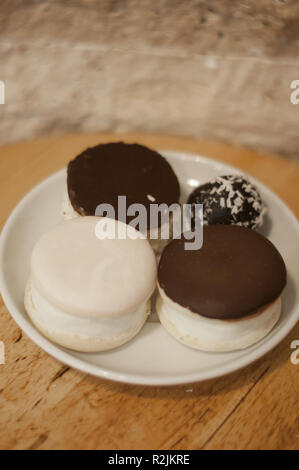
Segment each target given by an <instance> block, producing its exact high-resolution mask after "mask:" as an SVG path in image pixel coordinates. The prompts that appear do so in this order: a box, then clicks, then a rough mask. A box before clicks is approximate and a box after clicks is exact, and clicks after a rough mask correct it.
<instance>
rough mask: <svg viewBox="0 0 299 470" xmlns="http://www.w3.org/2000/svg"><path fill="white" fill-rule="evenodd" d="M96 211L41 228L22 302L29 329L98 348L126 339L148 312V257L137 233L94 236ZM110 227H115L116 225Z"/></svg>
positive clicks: (152, 274) (152, 263) (151, 272)
mask: <svg viewBox="0 0 299 470" xmlns="http://www.w3.org/2000/svg"><path fill="white" fill-rule="evenodd" d="M102 220H103V218H98V217H80V218H76V219H73V220H70V221H65V222H63V223H61V224H59V225H57V226H56V227H54V228H52V229H51V230H50V231H49V232H47V233H46V234H44V235H43V236H42V237H41V239H40V240H39V241H38V242H37V244H36V246H35V248H34V250H33V253H32V258H31V272H30V279H29V281H28V284H27V288H26V293H25V307H26V310H27V312H28V314H29V316H30V317H31V319H32V321H33V323H34V324H35V325H36V326H37V328H38V329H39V330H40V331H41V332H42V333H43V334H44V335H45V336H47V337H48V338H49V339H51V340H53V341H54V342H56V343H58V344H60V345H62V346H65V347H68V348H71V349H75V350H78V351H87V352H91V351H102V350H105V349H111V348H114V347H116V346H119V345H120V344H123V343H125V342H127V341H129V340H130V339H131V338H132V337H133V336H135V335H136V334H137V333H138V331H139V330H140V328H141V327H142V325H143V324H144V322H145V320H146V318H147V315H148V314H149V309H150V307H149V299H150V296H151V294H152V292H153V290H154V288H155V284H156V260H155V256H154V253H153V250H152V248H151V247H150V245H149V243H148V241H147V240H146V239H145V238H144V236H143V235H142V234H140V233H139V232H137V231H136V230H134V229H133V228H132V227H128V226H126V225H125V224H123V223H122V222H119V221H115V220H111V219H108V218H105V223H106V224H107V226H108V227H114V228H116V229H117V228H119V227H120V228H123V229H124V228H125V229H126V230H129V232H130V233H131V234H133V235H134V236H135V239H131V238H129V237H127V238H125V239H122V238H121V237H118V236H117V235H116V238H115V239H110V238H105V239H99V238H98V237H97V235H96V233H97V231H96V230H97V227H98V224H99V223H100V222H101V221H102ZM116 233H117V232H116Z"/></svg>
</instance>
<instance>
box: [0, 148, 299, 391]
mask: <svg viewBox="0 0 299 470" xmlns="http://www.w3.org/2000/svg"><path fill="white" fill-rule="evenodd" d="M162 153H163V155H164V156H165V157H166V158H167V159H168V160H169V162H170V163H171V165H172V166H173V168H174V170H175V172H176V174H177V175H178V177H179V180H180V183H181V188H182V192H183V197H184V198H185V199H186V197H187V195H188V194H189V193H190V191H191V190H192V189H193V187H194V186H197V185H199V184H201V183H204V182H206V181H208V180H209V179H210V178H212V177H214V176H217V175H221V174H230V173H239V174H240V173H242V172H241V171H240V170H238V169H236V168H233V167H231V166H228V165H225V164H223V163H220V162H217V161H215V160H212V159H210V158H206V157H202V156H195V155H190V154H185V153H178V152H171V151H167V152H162ZM250 179H251V180H252V181H253V182H254V183H255V184H256V185H257V187H258V188H259V190H260V192H261V194H262V197H263V199H264V201H265V203H266V204H267V206H268V211H269V212H268V217H267V220H266V223H265V225H264V228H263V230H262V233H263V234H264V235H266V236H267V237H268V238H270V240H271V241H272V242H273V243H274V244H275V245H276V246H277V248H278V249H279V250H280V252H281V254H282V256H283V257H284V260H285V262H286V265H287V270H288V283H287V287H286V289H285V292H284V295H283V312H282V316H281V318H280V321H279V322H278V324H277V325H276V326H275V328H274V329H273V330H272V332H271V333H270V334H268V335H267V336H266V337H265V338H264V339H263V340H262V341H260V342H259V343H257V344H255V345H253V346H252V347H250V348H247V349H245V350H242V351H235V352H229V353H206V352H200V351H196V350H193V349H190V348H188V347H186V346H183V345H182V344H180V343H179V342H177V341H176V340H175V339H174V338H173V337H172V336H170V335H169V334H168V333H167V331H166V330H165V329H164V328H163V327H162V326H161V325H160V324H159V323H147V324H146V325H145V326H144V328H143V329H142V331H141V332H140V334H139V335H137V337H135V338H134V339H133V340H131V341H130V342H129V343H127V344H125V345H124V346H121V347H119V348H117V349H115V350H112V351H107V352H102V353H92V354H90V353H79V352H74V351H70V350H67V349H64V348H61V347H59V346H57V345H56V344H54V343H52V342H51V341H49V340H48V339H46V338H45V337H44V336H43V335H42V334H40V333H39V332H38V331H37V330H36V328H35V327H34V326H33V325H32V323H31V322H30V320H29V318H28V317H27V314H26V312H25V310H24V306H23V295H24V288H25V283H26V280H27V277H28V275H29V262H30V256H31V252H32V249H33V246H34V244H35V242H36V241H37V240H38V239H39V237H40V236H41V235H42V233H44V232H45V231H47V230H48V229H49V228H50V227H52V226H53V225H54V224H56V223H57V222H58V221H59V220H60V218H61V216H60V211H61V201H62V196H63V192H64V189H65V171H64V170H62V171H59V172H58V173H55V174H54V175H52V176H50V177H49V178H47V179H46V180H45V181H43V182H42V183H40V184H39V185H38V186H36V187H35V188H34V189H32V190H31V191H30V192H29V193H28V194H27V195H26V196H25V197H24V199H22V201H21V202H20V203H19V204H18V205H17V207H16V208H15V209H14V211H13V212H12V214H11V216H10V217H9V219H8V221H7V223H6V225H5V227H4V229H3V232H2V236H1V248H0V287H1V293H2V296H3V299H4V302H5V304H6V306H7V308H8V310H9V311H10V313H11V315H12V316H13V318H14V320H15V321H16V322H17V323H18V325H19V326H20V327H21V328H22V329H23V330H24V332H25V333H26V334H27V335H28V336H29V337H30V338H31V339H32V340H33V341H34V342H35V343H36V344H37V345H38V346H40V347H41V348H42V349H44V350H45V351H47V352H48V353H49V354H51V355H52V356H54V357H56V358H57V359H58V360H60V361H61V362H63V363H65V364H68V365H69V366H71V367H74V368H76V369H79V370H81V371H83V372H87V373H90V374H93V375H96V376H99V377H104V378H107V379H112V380H117V381H122V382H128V383H136V384H147V385H171V384H181V383H188V382H195V381H200V380H205V379H209V378H213V377H218V376H220V375H224V374H227V373H229V372H232V371H234V370H236V369H239V368H241V367H244V366H246V365H247V364H249V363H251V362H253V361H255V360H256V359H258V358H259V357H261V356H263V355H264V354H265V353H267V352H268V351H269V350H270V349H272V348H273V347H274V346H276V345H277V344H278V343H279V342H280V341H281V340H282V339H283V338H284V337H285V336H286V335H287V333H288V332H289V331H290V330H291V329H292V327H293V326H294V325H295V323H296V322H297V321H298V319H299V309H298V305H297V298H298V292H299V270H298V266H299V223H298V221H297V219H296V217H295V216H294V214H293V213H292V212H291V211H290V210H289V209H288V207H287V206H286V205H285V204H284V203H283V202H282V201H281V200H280V199H279V198H278V197H277V196H276V195H275V194H273V193H272V192H271V191H270V190H269V189H268V188H266V187H265V186H264V185H262V184H261V183H259V182H257V181H256V180H254V179H253V178H250ZM4 340H5V337H4Z"/></svg>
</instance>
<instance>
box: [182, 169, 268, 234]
mask: <svg viewBox="0 0 299 470" xmlns="http://www.w3.org/2000/svg"><path fill="white" fill-rule="evenodd" d="M188 203H189V204H191V221H192V226H194V225H195V219H196V218H197V217H199V216H200V214H199V212H198V211H197V210H196V207H195V204H203V223H204V225H212V224H232V225H241V226H243V227H248V228H252V229H256V228H258V227H260V226H261V225H262V223H263V218H264V214H265V212H266V209H265V206H264V204H263V201H262V199H261V196H260V194H259V192H258V190H257V189H256V187H255V186H254V185H253V184H252V183H250V181H248V180H247V179H246V178H244V177H243V176H240V175H225V176H217V177H216V178H215V179H213V180H212V181H210V182H208V183H205V184H203V185H201V186H198V187H197V188H196V189H194V191H193V192H192V193H191V194H190V196H189V198H188Z"/></svg>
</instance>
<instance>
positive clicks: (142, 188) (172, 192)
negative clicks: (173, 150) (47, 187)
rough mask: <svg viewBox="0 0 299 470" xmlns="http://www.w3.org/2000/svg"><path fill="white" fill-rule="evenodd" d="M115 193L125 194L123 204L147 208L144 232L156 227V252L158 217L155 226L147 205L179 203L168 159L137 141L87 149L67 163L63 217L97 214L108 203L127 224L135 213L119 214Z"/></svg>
mask: <svg viewBox="0 0 299 470" xmlns="http://www.w3.org/2000/svg"><path fill="white" fill-rule="evenodd" d="M118 196H126V205H127V207H129V206H130V205H131V204H136V203H137V204H142V205H143V206H144V207H145V208H146V210H147V232H148V235H149V229H150V228H151V229H152V230H156V232H157V236H156V238H158V241H157V240H156V239H153V247H154V248H155V249H157V250H158V251H159V250H161V249H162V246H160V245H161V244H162V245H163V246H164V245H165V240H163V239H162V240H161V238H162V237H161V236H160V229H161V222H162V221H161V218H159V219H158V221H157V222H158V223H157V225H155V222H153V221H151V220H150V210H149V209H150V205H151V204H153V203H155V204H167V205H168V206H169V205H171V204H173V203H178V202H179V198H180V186H179V182H178V179H177V177H176V175H175V173H174V171H173V169H172V168H171V166H170V164H169V163H168V162H167V160H166V159H165V158H164V157H162V156H161V155H160V154H159V153H158V152H156V151H154V150H151V149H149V148H147V147H145V146H143V145H139V144H125V143H123V142H115V143H107V144H100V145H97V146H95V147H92V148H88V149H86V150H85V151H84V152H82V153H81V154H80V155H78V156H77V157H76V158H75V159H74V160H72V161H71V162H70V163H69V165H68V170H67V194H66V196H65V200H64V203H63V214H64V217H65V218H66V219H68V218H73V217H76V216H80V215H81V216H86V215H92V216H93V215H96V209H97V206H98V205H99V204H111V205H112V206H113V208H114V210H115V217H116V219H118V220H121V221H122V222H125V223H127V224H129V223H130V222H131V221H132V220H133V219H134V218H135V214H134V215H125V216H123V215H122V214H120V213H118Z"/></svg>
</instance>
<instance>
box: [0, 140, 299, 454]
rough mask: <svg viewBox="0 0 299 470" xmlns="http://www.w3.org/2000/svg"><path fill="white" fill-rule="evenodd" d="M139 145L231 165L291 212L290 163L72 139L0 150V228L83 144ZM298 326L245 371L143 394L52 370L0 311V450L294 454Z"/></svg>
mask: <svg viewBox="0 0 299 470" xmlns="http://www.w3.org/2000/svg"><path fill="white" fill-rule="evenodd" d="M120 138H121V139H123V140H126V141H127V142H134V141H138V142H140V143H144V144H146V145H149V146H152V147H154V148H161V149H162V148H164V149H176V150H186V151H190V152H195V153H196V152H197V153H202V154H205V155H209V156H211V157H214V158H218V159H219V160H222V161H225V162H227V163H230V164H233V165H236V166H238V167H240V168H242V169H243V170H245V171H247V172H248V173H250V174H252V175H253V176H255V177H257V178H258V179H260V180H261V181H263V182H264V183H265V184H267V185H268V186H269V187H271V188H272V189H273V190H274V191H276V192H277V193H278V194H279V195H280V196H281V197H282V198H283V199H284V200H285V201H286V202H287V204H288V205H289V206H290V207H291V208H292V209H293V210H294V212H295V213H296V214H297V215H298V214H299V198H298V187H299V166H298V165H296V164H295V163H293V162H287V161H283V160H281V159H279V158H277V157H274V156H269V155H268V156H266V155H260V154H257V153H255V152H253V151H249V150H244V149H239V148H233V147H230V146H228V145H224V144H220V143H215V142H206V141H205V142H200V141H196V140H193V139H184V138H176V137H168V136H159V135H147V136H146V135H139V134H135V135H126V136H121V137H120V136H115V135H111V134H93V135H71V136H66V137H59V138H49V139H41V140H37V141H35V142H25V143H20V144H16V145H9V146H6V147H2V148H1V149H0V196H1V206H0V225H1V226H2V225H3V223H4V222H5V220H6V218H7V217H8V215H9V213H10V211H11V210H12V208H13V207H14V206H15V204H16V203H17V202H18V201H19V199H20V198H21V197H22V196H23V195H24V194H25V193H26V192H27V191H28V190H29V189H30V188H31V187H32V186H33V185H34V184H36V183H37V182H39V181H40V180H42V179H43V178H44V177H46V176H47V175H49V174H50V173H52V172H54V171H56V170H57V169H59V168H61V167H63V166H65V165H66V163H67V162H68V160H70V158H72V157H73V156H74V155H75V154H76V153H78V152H80V151H81V150H83V149H84V148H85V147H86V146H88V145H94V144H96V143H98V142H101V141H102V142H104V141H111V140H119V139H120ZM295 339H299V325H297V326H296V327H295V328H294V330H293V331H292V332H291V333H290V334H289V336H288V337H287V338H286V339H285V340H284V341H283V342H282V343H281V344H280V345H279V346H278V347H276V348H275V349H274V350H273V351H271V352H270V353H269V354H267V355H266V356H265V357H263V358H262V359H260V360H259V361H257V362H255V363H254V364H251V365H250V366H249V367H247V368H245V369H243V370H241V371H238V372H235V373H233V374H230V375H228V376H226V377H222V378H219V379H216V380H210V381H207V382H204V383H197V384H190V385H184V386H176V387H144V386H143V387H142V386H132V385H126V384H118V383H113V382H108V381H105V380H101V379H98V378H94V377H91V376H88V375H85V374H83V373H81V372H78V371H75V370H73V369H70V368H68V367H66V366H64V365H63V364H61V363H59V362H58V361H56V360H55V359H53V358H52V357H50V356H49V355H47V354H46V353H44V352H43V351H42V350H41V349H39V348H38V347H37V346H36V345H35V344H34V343H32V342H31V340H29V339H28V338H27V337H26V335H25V334H24V333H22V331H21V330H20V329H19V327H18V326H17V325H16V324H15V322H14V321H13V320H12V319H11V317H10V315H9V313H8V311H7V309H6V307H5V306H4V304H3V302H2V301H1V304H0V340H3V341H4V342H5V347H6V363H5V365H0V423H1V425H0V449H299V419H298V416H299V413H298V411H299V409H298V400H297V397H298V371H299V365H298V366H295V365H293V364H291V362H290V360H289V358H290V353H291V349H290V343H291V341H293V340H295Z"/></svg>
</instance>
